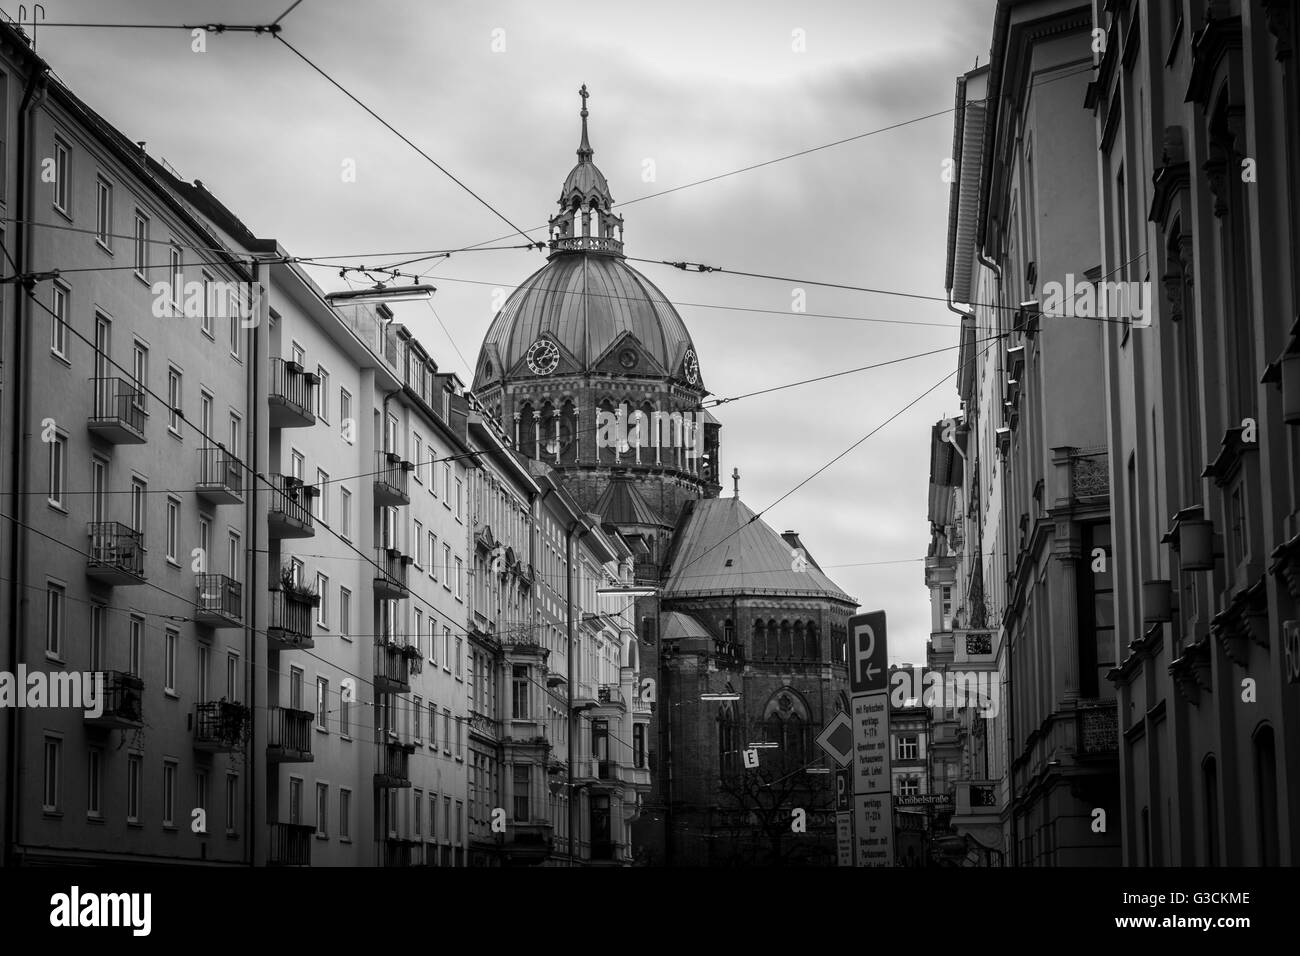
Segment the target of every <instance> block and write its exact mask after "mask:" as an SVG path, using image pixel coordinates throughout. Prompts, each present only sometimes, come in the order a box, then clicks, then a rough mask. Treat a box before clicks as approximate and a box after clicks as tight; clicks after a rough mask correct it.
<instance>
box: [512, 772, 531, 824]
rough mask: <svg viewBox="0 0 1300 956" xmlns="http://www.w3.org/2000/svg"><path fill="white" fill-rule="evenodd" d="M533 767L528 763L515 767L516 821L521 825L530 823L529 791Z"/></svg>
mask: <svg viewBox="0 0 1300 956" xmlns="http://www.w3.org/2000/svg"><path fill="white" fill-rule="evenodd" d="M532 769H533V768H532V767H530V766H529V765H528V764H526V763H517V764H515V765H514V798H515V806H514V810H515V820H516V822H519V823H527V822H528V821H529V814H528V790H529V786H530V784H531V782H532V779H531V778H532Z"/></svg>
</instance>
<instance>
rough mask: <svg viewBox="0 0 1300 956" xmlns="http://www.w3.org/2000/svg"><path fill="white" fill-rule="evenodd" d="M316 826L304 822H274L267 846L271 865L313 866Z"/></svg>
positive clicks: (267, 856)
mask: <svg viewBox="0 0 1300 956" xmlns="http://www.w3.org/2000/svg"><path fill="white" fill-rule="evenodd" d="M315 833H316V828H315V827H313V826H309V825H307V824H304V823H272V824H271V838H270V842H269V843H267V847H266V862H267V865H269V866H311V840H312V836H313V835H314V834H315Z"/></svg>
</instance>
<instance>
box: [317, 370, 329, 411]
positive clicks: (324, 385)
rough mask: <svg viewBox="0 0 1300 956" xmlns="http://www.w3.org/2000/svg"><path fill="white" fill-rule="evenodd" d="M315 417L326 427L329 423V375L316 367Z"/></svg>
mask: <svg viewBox="0 0 1300 956" xmlns="http://www.w3.org/2000/svg"><path fill="white" fill-rule="evenodd" d="M316 377H317V378H318V379H320V381H319V382H318V383H317V384H316V417H317V418H319V419H320V420H321V421H323V422H324V423H325V424H326V425H328V424H329V423H330V373H329V372H327V371H325V370H324V369H323V368H321V367H320V366H319V365H317V366H316Z"/></svg>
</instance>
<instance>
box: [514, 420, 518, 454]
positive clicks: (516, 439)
mask: <svg viewBox="0 0 1300 956" xmlns="http://www.w3.org/2000/svg"><path fill="white" fill-rule="evenodd" d="M514 419H515V448H518V447H519V413H518V412H515V413H514Z"/></svg>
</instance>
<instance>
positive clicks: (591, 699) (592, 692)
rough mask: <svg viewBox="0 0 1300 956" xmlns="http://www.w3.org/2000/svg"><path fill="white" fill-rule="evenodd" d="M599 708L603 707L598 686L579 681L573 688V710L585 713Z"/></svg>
mask: <svg viewBox="0 0 1300 956" xmlns="http://www.w3.org/2000/svg"><path fill="white" fill-rule="evenodd" d="M599 706H601V701H600V691H599V689H598V688H597V687H596V685H595V684H588V683H586V682H584V681H578V683H577V685H576V686H575V687H574V688H573V709H574V710H576V711H584V710H591V709H592V708H593V707H599Z"/></svg>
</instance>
